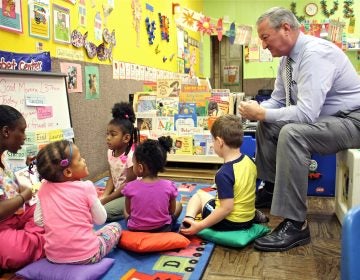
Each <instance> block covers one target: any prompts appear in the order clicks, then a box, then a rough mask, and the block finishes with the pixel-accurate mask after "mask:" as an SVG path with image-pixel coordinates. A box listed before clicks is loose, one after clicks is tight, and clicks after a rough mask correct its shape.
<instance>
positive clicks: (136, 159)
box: [123, 136, 182, 232]
mask: <svg viewBox="0 0 360 280" xmlns="http://www.w3.org/2000/svg"><path fill="white" fill-rule="evenodd" d="M171 146H172V139H171V138H170V137H169V136H167V137H164V136H162V137H160V138H159V139H158V140H150V139H149V140H146V141H145V142H143V143H142V144H140V145H138V146H137V147H136V149H135V152H134V156H133V169H134V173H135V174H136V175H137V176H138V177H142V179H138V180H135V181H132V182H129V183H127V184H126V185H125V187H124V189H123V194H124V196H125V210H126V212H125V217H126V218H127V227H128V229H129V230H132V231H147V232H165V231H171V230H172V229H173V226H174V224H175V222H176V219H177V218H178V217H179V215H180V213H181V210H182V206H181V204H180V203H179V202H178V201H176V197H177V194H178V190H177V188H176V186H175V184H174V182H172V181H169V180H165V179H160V178H159V177H158V173H159V172H162V171H164V167H165V164H166V157H167V152H169V151H170V148H171Z"/></svg>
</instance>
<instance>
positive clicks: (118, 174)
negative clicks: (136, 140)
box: [107, 148, 134, 190]
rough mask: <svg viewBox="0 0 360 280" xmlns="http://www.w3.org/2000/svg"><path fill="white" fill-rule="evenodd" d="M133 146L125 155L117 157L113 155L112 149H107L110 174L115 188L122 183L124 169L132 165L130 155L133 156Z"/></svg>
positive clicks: (124, 178)
mask: <svg viewBox="0 0 360 280" xmlns="http://www.w3.org/2000/svg"><path fill="white" fill-rule="evenodd" d="M133 153H134V151H133V148H132V149H131V150H130V152H129V153H128V154H127V156H125V154H122V155H121V156H119V157H114V156H113V151H112V150H108V154H107V155H108V162H109V166H110V171H111V176H112V180H113V183H114V187H115V190H117V189H118V188H120V186H121V185H122V183H124V182H125V180H126V171H127V169H128V168H130V167H132V166H133V163H132V157H133Z"/></svg>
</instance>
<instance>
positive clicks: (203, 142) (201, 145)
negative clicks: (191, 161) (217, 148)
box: [193, 133, 214, 155]
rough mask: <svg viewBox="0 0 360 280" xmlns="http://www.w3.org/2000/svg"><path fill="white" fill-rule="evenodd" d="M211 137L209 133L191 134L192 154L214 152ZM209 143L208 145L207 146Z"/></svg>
mask: <svg viewBox="0 0 360 280" xmlns="http://www.w3.org/2000/svg"><path fill="white" fill-rule="evenodd" d="M212 143H213V139H212V136H211V134H210V133H200V134H194V135H193V154H194V155H207V154H209V152H211V153H210V154H211V155H212V154H214V152H213V149H211V147H213V144H212ZM209 145H210V146H209Z"/></svg>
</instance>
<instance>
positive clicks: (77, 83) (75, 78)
mask: <svg viewBox="0 0 360 280" xmlns="http://www.w3.org/2000/svg"><path fill="white" fill-rule="evenodd" d="M60 69H61V72H62V73H64V74H66V75H67V76H66V87H67V89H68V92H82V91H83V90H82V72H81V65H80V64H76V63H66V62H61V63H60Z"/></svg>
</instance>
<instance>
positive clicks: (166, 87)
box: [157, 79, 181, 97]
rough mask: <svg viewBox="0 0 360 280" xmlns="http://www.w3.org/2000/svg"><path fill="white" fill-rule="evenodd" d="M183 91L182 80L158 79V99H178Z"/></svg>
mask: <svg viewBox="0 0 360 280" xmlns="http://www.w3.org/2000/svg"><path fill="white" fill-rule="evenodd" d="M180 89H181V81H180V79H158V80H157V95H158V97H177V96H179V93H180Z"/></svg>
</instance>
